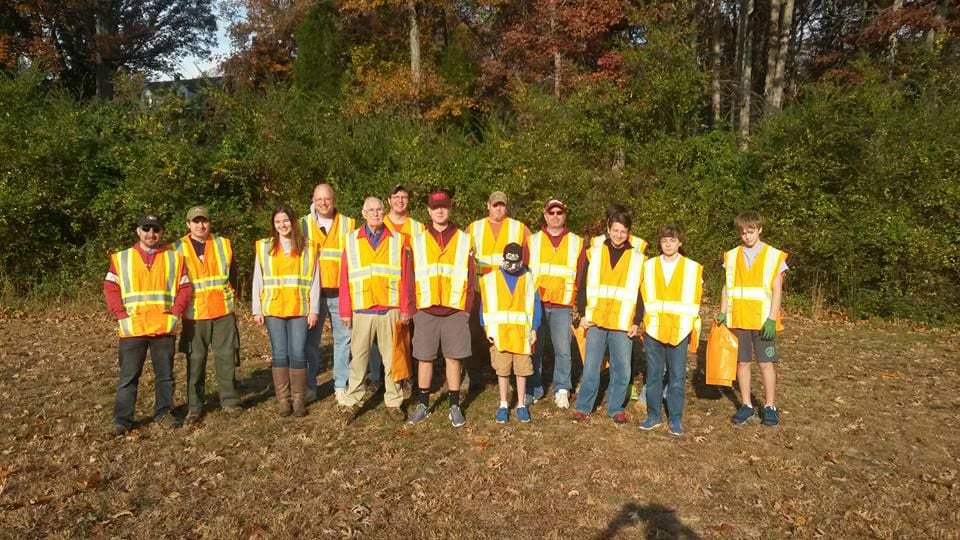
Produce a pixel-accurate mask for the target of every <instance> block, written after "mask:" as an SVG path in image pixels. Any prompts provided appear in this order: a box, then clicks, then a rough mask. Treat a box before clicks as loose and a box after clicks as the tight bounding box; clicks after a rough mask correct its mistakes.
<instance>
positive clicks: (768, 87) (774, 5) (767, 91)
mask: <svg viewBox="0 0 960 540" xmlns="http://www.w3.org/2000/svg"><path fill="white" fill-rule="evenodd" d="M782 5H783V0H770V24H769V25H768V26H767V72H766V77H764V81H763V95H764V96H766V97H767V105H770V96H771V95H772V94H773V85H774V84H775V83H774V77H775V76H776V72H777V56H778V53H779V52H780V9H781V6H782Z"/></svg>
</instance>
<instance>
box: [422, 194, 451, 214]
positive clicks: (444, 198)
mask: <svg viewBox="0 0 960 540" xmlns="http://www.w3.org/2000/svg"><path fill="white" fill-rule="evenodd" d="M452 206H453V199H451V198H450V194H449V193H447V192H446V191H443V190H439V191H434V192H431V193H430V196H429V197H427V208H429V209H431V210H433V209H434V208H450V207H452Z"/></svg>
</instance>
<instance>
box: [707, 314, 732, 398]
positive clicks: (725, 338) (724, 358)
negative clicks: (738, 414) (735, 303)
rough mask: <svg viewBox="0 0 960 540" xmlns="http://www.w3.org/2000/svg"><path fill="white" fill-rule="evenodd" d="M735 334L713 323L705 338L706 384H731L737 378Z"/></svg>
mask: <svg viewBox="0 0 960 540" xmlns="http://www.w3.org/2000/svg"><path fill="white" fill-rule="evenodd" d="M737 348H738V343H737V336H736V335H734V333H733V332H731V331H730V329H729V328H727V327H726V326H720V325H717V323H713V328H711V329H710V338H709V339H708V340H707V384H715V385H718V386H733V381H734V379H736V378H737Z"/></svg>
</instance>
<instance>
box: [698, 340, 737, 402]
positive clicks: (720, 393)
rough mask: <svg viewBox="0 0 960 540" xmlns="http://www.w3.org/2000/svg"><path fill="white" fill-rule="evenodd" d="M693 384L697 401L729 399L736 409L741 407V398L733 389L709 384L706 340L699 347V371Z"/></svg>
mask: <svg viewBox="0 0 960 540" xmlns="http://www.w3.org/2000/svg"><path fill="white" fill-rule="evenodd" d="M691 383H692V384H693V392H694V394H695V395H696V396H697V399H708V400H718V399H723V398H727V399H728V400H729V401H730V403H731V404H733V406H734V408H739V407H740V403H741V402H740V398H738V397H737V394H736V392H734V390H733V388H731V387H727V386H716V385H713V384H707V342H706V340H705V339H703V340H701V341H700V346H699V347H697V369H696V371H694V372H693V379H692V380H691ZM734 384H736V382H734Z"/></svg>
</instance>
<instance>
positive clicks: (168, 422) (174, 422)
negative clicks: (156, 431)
mask: <svg viewBox="0 0 960 540" xmlns="http://www.w3.org/2000/svg"><path fill="white" fill-rule="evenodd" d="M157 425H158V426H160V427H162V428H165V429H176V428H178V427H180V419H179V418H177V417H176V416H174V415H173V413H167V414H165V415H163V416H162V417H160V419H159V420H157Z"/></svg>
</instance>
